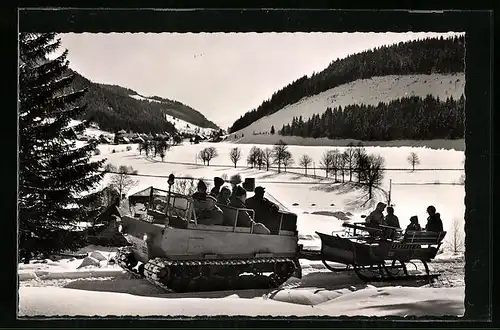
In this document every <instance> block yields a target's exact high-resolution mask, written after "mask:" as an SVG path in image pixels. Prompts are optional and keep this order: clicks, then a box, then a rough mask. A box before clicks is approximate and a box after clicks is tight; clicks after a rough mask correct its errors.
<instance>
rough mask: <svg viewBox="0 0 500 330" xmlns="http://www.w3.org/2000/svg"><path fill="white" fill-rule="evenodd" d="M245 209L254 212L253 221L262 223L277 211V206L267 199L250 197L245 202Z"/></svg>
mask: <svg viewBox="0 0 500 330" xmlns="http://www.w3.org/2000/svg"><path fill="white" fill-rule="evenodd" d="M245 204H246V207H247V208H249V209H252V210H254V212H255V221H257V222H264V223H265V221H266V220H267V219H268V218H269V216H271V215H272V214H275V213H276V212H278V211H279V207H278V205H276V204H274V203H273V202H271V201H269V200H268V199H267V198H258V197H256V196H254V197H250V198H249V199H247V200H246V203H245Z"/></svg>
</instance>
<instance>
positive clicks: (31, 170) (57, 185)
mask: <svg viewBox="0 0 500 330" xmlns="http://www.w3.org/2000/svg"><path fill="white" fill-rule="evenodd" d="M59 46H60V40H59V39H55V34H54V33H44V34H33V33H21V34H20V36H19V195H18V201H19V204H18V205H19V206H18V207H19V220H18V221H19V231H20V232H19V252H20V254H21V256H22V257H24V262H25V263H28V262H29V259H30V258H31V255H32V254H39V253H41V254H44V255H49V254H50V253H54V252H57V251H61V250H66V249H68V250H75V249H77V248H79V247H80V246H82V245H83V244H84V243H85V242H84V238H83V237H82V236H81V235H80V234H78V233H76V232H75V231H74V230H72V228H73V226H72V225H73V224H74V223H75V222H77V221H88V220H92V217H94V216H95V215H97V213H98V212H99V208H100V202H101V198H102V196H101V195H102V191H97V192H92V193H89V191H90V190H92V189H95V188H97V185H98V184H99V182H100V181H101V179H102V177H103V173H99V172H97V171H98V170H99V168H100V167H101V166H102V164H103V163H104V160H103V161H99V162H91V161H90V157H91V156H92V153H93V152H94V150H95V149H96V146H97V145H96V142H90V143H88V144H86V145H84V146H82V147H76V145H75V143H74V141H70V140H68V137H70V136H71V133H70V131H71V129H68V124H69V123H70V120H71V118H77V117H79V116H80V115H82V114H83V113H84V111H85V106H83V105H82V103H81V101H80V100H81V97H82V96H83V95H84V93H85V91H83V90H82V91H73V90H72V89H71V88H69V86H70V84H71V82H72V79H73V76H72V74H71V73H70V72H69V71H68V64H69V63H68V61H67V60H66V56H67V50H66V51H65V52H64V53H63V54H62V55H60V56H59V57H57V58H55V59H53V60H49V59H48V57H47V56H48V54H50V53H52V52H54V51H56V50H57V49H58V48H59ZM87 126H88V124H87V122H83V123H81V124H78V125H76V126H73V127H72V129H73V131H74V132H76V133H82V132H83V130H84V129H85V128H86V127H87Z"/></svg>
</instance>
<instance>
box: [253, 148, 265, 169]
mask: <svg viewBox="0 0 500 330" xmlns="http://www.w3.org/2000/svg"><path fill="white" fill-rule="evenodd" d="M255 162H256V163H257V166H259V170H261V169H262V166H263V165H264V150H262V149H260V148H258V149H257V152H256V155H255Z"/></svg>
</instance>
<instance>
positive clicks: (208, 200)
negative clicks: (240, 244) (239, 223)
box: [192, 180, 224, 225]
mask: <svg viewBox="0 0 500 330" xmlns="http://www.w3.org/2000/svg"><path fill="white" fill-rule="evenodd" d="M197 188H198V191H197V192H195V193H194V194H193V196H192V197H193V201H194V211H195V213H196V218H197V220H198V223H199V224H202V225H222V222H223V221H224V215H223V213H222V210H221V209H220V208H218V207H217V205H215V203H216V200H215V198H214V197H213V196H210V195H208V194H207V186H206V184H205V182H203V181H202V180H200V181H199V182H198V186H197Z"/></svg>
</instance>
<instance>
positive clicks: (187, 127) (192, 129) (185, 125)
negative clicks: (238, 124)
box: [129, 94, 213, 135]
mask: <svg viewBox="0 0 500 330" xmlns="http://www.w3.org/2000/svg"><path fill="white" fill-rule="evenodd" d="M129 96H130V97H131V98H134V99H136V100H139V101H149V102H157V103H163V102H161V101H159V100H155V99H152V98H147V97H144V96H141V95H139V94H134V95H129ZM165 119H166V120H167V121H168V122H170V123H172V124H173V125H174V126H175V128H176V129H177V130H178V131H179V132H181V133H191V134H195V133H198V134H200V135H210V133H211V132H212V131H213V129H212V128H206V127H200V126H197V125H194V124H192V123H190V122H187V121H184V120H182V119H179V118H175V117H173V116H170V115H165Z"/></svg>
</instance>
